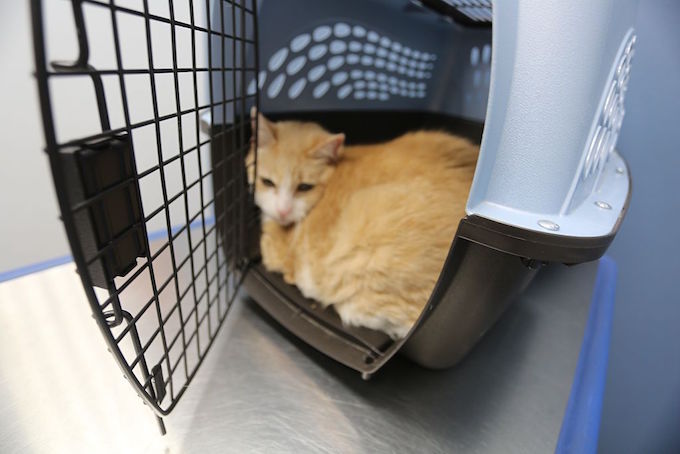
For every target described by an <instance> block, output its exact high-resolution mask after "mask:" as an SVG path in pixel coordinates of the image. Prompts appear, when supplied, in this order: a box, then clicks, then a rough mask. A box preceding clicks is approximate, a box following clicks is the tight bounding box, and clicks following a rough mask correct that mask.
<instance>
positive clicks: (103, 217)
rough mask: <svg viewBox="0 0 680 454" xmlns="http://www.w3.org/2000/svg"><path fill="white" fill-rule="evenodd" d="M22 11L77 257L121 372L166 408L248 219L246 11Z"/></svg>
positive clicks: (207, 6) (147, 6)
mask: <svg viewBox="0 0 680 454" xmlns="http://www.w3.org/2000/svg"><path fill="white" fill-rule="evenodd" d="M31 7H32V22H33V24H32V25H33V37H34V50H35V63H36V78H37V83H38V88H39V95H40V104H41V109H42V117H43V127H44V134H45V141H46V152H47V154H48V157H49V160H50V165H51V169H52V175H53V179H54V184H55V189H56V193H57V198H58V201H59V206H60V209H61V216H62V220H63V222H64V226H65V228H66V233H67V235H68V239H69V242H70V245H71V249H72V253H73V258H74V261H75V263H76V265H77V268H78V273H79V275H80V278H81V280H82V283H83V286H84V290H85V293H86V294H87V297H88V299H89V302H90V305H91V309H92V311H93V316H94V318H95V320H96V322H97V323H98V325H99V327H100V328H101V331H102V334H103V336H104V338H105V340H106V343H107V344H108V347H109V349H110V351H111V353H112V354H113V356H114V357H115V359H116V361H117V362H118V364H119V365H120V367H121V369H122V371H123V374H124V376H125V378H126V379H127V380H128V381H129V382H130V384H131V385H132V386H133V388H134V389H135V390H136V391H137V393H138V394H139V396H140V397H141V398H142V399H143V400H144V401H145V402H146V403H147V404H148V405H149V406H150V407H151V408H153V409H154V410H155V412H156V413H157V414H158V415H165V414H167V413H169V412H170V411H171V410H172V409H173V408H174V406H175V405H176V404H177V402H178V400H179V398H180V397H181V396H182V394H183V393H184V391H185V390H186V388H187V385H188V384H189V382H191V380H192V378H193V377H194V375H195V374H196V372H197V370H198V368H199V366H200V365H201V362H202V361H203V359H204V358H205V355H206V354H207V352H208V350H209V349H210V346H211V344H212V343H213V341H214V339H215V336H216V335H217V332H218V330H219V328H220V326H221V324H222V323H223V321H224V320H225V317H226V316H227V314H228V312H229V308H230V306H231V304H232V303H233V301H234V299H235V298H236V296H237V293H238V290H239V286H240V285H241V282H242V280H243V277H244V274H245V270H246V265H247V259H248V255H249V254H248V247H247V245H248V244H249V238H250V236H251V232H252V231H253V229H252V225H256V223H255V222H254V218H253V217H252V216H251V213H253V211H252V206H253V205H252V191H251V190H250V188H249V187H248V183H247V178H246V174H245V167H244V160H245V155H246V153H247V151H248V147H249V141H250V125H249V118H247V117H246V116H245V114H244V113H245V112H247V111H248V108H249V107H250V105H251V104H253V103H255V100H256V99H257V98H256V96H257V87H254V88H253V90H252V91H251V93H250V94H249V95H248V94H246V92H245V89H243V87H244V85H245V84H244V81H245V80H249V79H252V78H253V76H254V74H256V58H255V49H256V40H255V37H256V33H255V30H256V28H255V27H256V23H255V22H256V11H255V8H256V4H255V2H251V1H247V0H242V1H241V2H238V1H235V2H226V1H205V0H194V1H191V0H182V1H174V2H155V1H154V2H147V1H138V2H135V1H126V2H122V1H121V2H116V4H115V5H114V4H113V2H111V3H109V2H99V1H86V0H72V1H71V2H43V1H41V0H32V3H31ZM74 55H75V56H74ZM214 188H219V189H216V190H214ZM249 222H250V223H251V224H249ZM55 310H58V308H55ZM64 354H68V352H64ZM93 367H97V366H96V364H95V365H93ZM85 373H86V372H85Z"/></svg>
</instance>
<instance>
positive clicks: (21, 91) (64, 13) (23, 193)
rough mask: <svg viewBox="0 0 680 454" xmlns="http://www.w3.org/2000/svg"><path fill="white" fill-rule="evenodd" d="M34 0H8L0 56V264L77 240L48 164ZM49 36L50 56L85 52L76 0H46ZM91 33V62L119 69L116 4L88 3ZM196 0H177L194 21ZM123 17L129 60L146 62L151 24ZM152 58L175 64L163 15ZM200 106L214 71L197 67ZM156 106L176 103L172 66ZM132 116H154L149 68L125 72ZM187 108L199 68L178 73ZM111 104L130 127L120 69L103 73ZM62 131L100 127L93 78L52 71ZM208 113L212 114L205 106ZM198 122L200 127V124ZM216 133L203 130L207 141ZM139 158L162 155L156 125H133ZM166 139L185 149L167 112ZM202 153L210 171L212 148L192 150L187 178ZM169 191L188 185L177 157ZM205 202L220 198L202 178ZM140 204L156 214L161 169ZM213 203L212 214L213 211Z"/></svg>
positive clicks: (180, 15)
mask: <svg viewBox="0 0 680 454" xmlns="http://www.w3.org/2000/svg"><path fill="white" fill-rule="evenodd" d="M28 3H29V2H28V1H12V2H2V3H1V4H0V26H1V28H0V61H2V62H3V76H2V77H3V80H2V83H1V84H0V112H1V115H2V116H1V117H0V137H2V139H3V140H4V144H5V147H4V151H3V152H0V194H1V196H0V273H2V272H4V271H8V270H12V269H16V268H19V267H23V266H26V265H29V264H34V263H36V262H40V261H45V260H48V259H53V258H55V257H59V256H64V255H68V254H69V247H68V243H67V241H66V237H65V233H64V230H63V227H62V224H61V222H60V221H59V220H58V215H59V214H58V208H57V203H56V196H55V193H54V189H53V186H52V179H51V175H50V171H49V166H48V159H47V155H46V154H45V153H44V152H43V151H42V148H43V146H44V139H43V131H42V123H41V118H40V112H39V106H38V100H37V87H36V83H35V79H34V78H33V77H32V75H31V73H32V71H33V48H32V39H31V27H30V22H29V17H30V16H29V6H28ZM43 3H44V16H45V18H46V20H45V21H44V22H45V38H46V43H47V53H48V56H47V59H48V61H52V60H66V61H68V60H72V59H74V58H75V57H76V56H77V38H76V33H75V26H74V22H73V15H72V11H71V7H70V5H71V2H66V1H44V2H43ZM195 3H196V5H195V6H196V10H195V21H196V23H197V24H198V25H203V26H205V25H206V21H205V20H206V19H205V12H204V11H203V10H202V7H203V6H204V5H203V2H195ZM117 4H119V5H123V6H127V7H130V8H133V9H138V10H141V9H142V2H141V1H139V0H125V1H118V2H117ZM150 5H151V7H152V8H155V9H154V10H152V11H151V12H152V13H154V14H157V15H160V16H164V17H169V12H168V9H167V2H150ZM84 13H85V19H86V25H87V34H88V39H89V44H90V63H91V64H92V65H93V66H94V67H95V68H97V69H115V68H116V60H115V48H114V44H113V43H114V41H113V32H112V24H111V18H110V17H111V15H110V10H109V9H107V8H102V7H99V6H96V5H85V7H84ZM188 14H189V12H188V2H187V1H176V2H175V18H176V19H177V20H179V21H183V22H187V23H188V22H189V21H190V20H189V15H188ZM117 17H118V26H119V32H120V40H121V47H122V52H121V53H122V55H123V67H124V68H126V69H145V68H148V60H147V49H146V37H145V24H144V20H143V19H142V18H141V17H136V16H133V15H130V14H119V15H118V16H117ZM176 32H177V47H178V66H179V67H191V65H192V62H191V35H190V32H189V30H188V29H186V28H179V27H178V28H176ZM151 34H152V40H151V41H152V47H153V56H154V66H155V67H156V68H171V67H172V51H171V35H170V26H169V25H168V24H164V23H161V22H159V21H152V23H151ZM201 38H202V37H201V36H197V47H196V55H197V66H199V67H207V65H208V63H207V40H206V39H201ZM198 79H199V80H198V83H199V87H200V89H199V100H198V104H199V105H206V104H207V103H208V102H209V95H208V77H207V73H200V74H199V75H198ZM155 80H156V84H157V92H158V108H159V114H160V115H166V114H172V113H176V112H177V105H176V102H175V91H174V79H173V76H172V74H162V75H157V76H156V79H155ZM125 82H126V89H127V98H128V100H129V103H130V104H129V108H130V112H131V122H132V123H135V122H139V121H145V120H149V119H151V118H152V116H153V109H152V101H151V99H152V98H151V90H150V83H149V76H148V75H126V76H125ZM179 86H180V90H179V92H180V107H181V109H182V110H186V109H189V108H193V107H194V106H195V104H194V95H193V80H192V75H191V73H185V74H181V75H180V76H179ZM104 87H105V91H106V96H107V103H108V110H109V114H110V120H111V126H112V128H118V127H124V126H125V121H124V116H123V108H122V100H121V94H120V88H119V81H118V77H117V76H108V77H105V78H104ZM50 89H51V94H52V102H53V112H54V118H55V129H56V130H57V131H56V132H57V140H58V141H59V142H64V141H66V140H69V139H78V138H82V137H85V136H88V135H92V134H96V133H98V132H100V126H99V118H98V116H97V108H96V102H95V98H94V92H93V90H92V84H91V82H90V80H89V78H88V77H86V76H82V77H66V78H54V79H53V80H52V81H51V84H50ZM201 113H204V112H203V111H202V112H201ZM181 122H182V134H181V137H182V140H183V144H182V149H183V150H186V149H188V148H190V147H192V146H194V145H195V144H196V124H195V117H194V114H193V113H192V114H187V115H184V116H182V119H181ZM199 129H200V128H199ZM207 138H208V136H207V135H205V134H204V133H202V132H201V133H200V136H199V140H200V141H204V140H206V139H207ZM132 139H133V143H134V146H135V158H136V161H137V168H138V171H140V172H141V171H143V170H145V169H148V168H150V167H152V166H155V165H157V164H158V155H157V141H156V134H155V129H154V126H153V125H150V126H147V127H144V128H139V129H136V130H134V131H133V137H132ZM161 145H162V149H163V151H162V153H163V157H164V159H167V158H169V157H171V156H174V155H177V154H178V152H179V134H178V125H177V120H176V119H172V120H168V121H164V122H163V123H162V127H161ZM198 159H201V164H202V167H203V171H204V172H205V171H206V169H209V165H210V156H209V149H208V147H203V148H202V149H201V150H200V153H199V152H192V153H190V154H187V155H186V157H185V159H184V161H185V171H186V175H187V182H188V183H191V182H192V181H195V180H196V179H198V175H199V172H198ZM164 173H165V178H166V183H167V189H168V196H172V195H174V194H176V193H177V192H179V191H180V190H181V189H182V177H181V170H180V162H179V160H176V161H174V163H172V164H170V165H168V166H167V167H166V168H165V171H164ZM203 186H204V188H203V190H204V198H205V199H204V202H205V201H207V200H208V199H210V198H212V197H211V196H210V194H212V182H211V180H210V178H206V179H205V180H204V185H203ZM140 188H141V191H142V203H143V205H144V209H145V211H146V212H147V213H148V212H150V211H152V210H153V209H155V208H157V207H158V206H160V205H161V204H162V201H163V197H162V193H161V186H160V171H155V172H154V173H152V174H151V175H149V176H148V177H146V178H144V179H142V180H141V181H140ZM187 200H188V202H187V203H188V204H189V208H190V216H191V215H192V214H193V213H195V212H196V211H197V210H198V209H200V193H199V187H198V186H196V187H195V188H193V189H192V190H191V192H190V193H189V197H188V198H187ZM184 203H185V202H184V198H180V199H179V200H178V202H176V203H173V204H172V205H171V207H170V218H171V224H172V225H173V226H178V225H183V224H184V223H185V222H186V217H185V215H184V208H185V207H184ZM211 214H212V213H211V211H210V210H208V212H206V216H207V217H209V216H211ZM165 227H166V221H165V216H164V215H159V216H156V217H154V218H153V219H152V220H151V221H150V222H148V223H147V228H148V230H149V232H156V231H159V230H163V229H165Z"/></svg>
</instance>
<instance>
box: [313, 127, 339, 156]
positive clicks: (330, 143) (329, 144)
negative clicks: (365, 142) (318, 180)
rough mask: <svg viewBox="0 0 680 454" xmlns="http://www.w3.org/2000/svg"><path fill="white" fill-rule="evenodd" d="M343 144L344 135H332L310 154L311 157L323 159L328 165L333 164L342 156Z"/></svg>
mask: <svg viewBox="0 0 680 454" xmlns="http://www.w3.org/2000/svg"><path fill="white" fill-rule="evenodd" d="M344 144H345V135H344V134H342V133H340V134H333V135H332V136H330V137H329V138H328V139H327V140H326V141H325V142H324V143H323V144H321V145H320V146H319V147H318V148H316V149H315V150H314V151H313V152H312V157H314V158H318V159H324V160H325V161H327V162H329V163H335V162H337V161H338V160H339V159H340V156H342V151H343V149H344V147H343V146H344Z"/></svg>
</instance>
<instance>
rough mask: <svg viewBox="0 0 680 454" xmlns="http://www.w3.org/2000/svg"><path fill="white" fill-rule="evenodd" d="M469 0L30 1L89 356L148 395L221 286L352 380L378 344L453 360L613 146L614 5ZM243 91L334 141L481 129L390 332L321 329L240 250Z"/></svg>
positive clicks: (617, 29) (253, 248)
mask: <svg viewBox="0 0 680 454" xmlns="http://www.w3.org/2000/svg"><path fill="white" fill-rule="evenodd" d="M491 3H492V2H491V1H486V0H483V1H463V0H461V1H456V0H448V1H441V0H428V1H425V0H423V1H422V2H421V1H407V0H371V1H364V0H347V1H343V2H336V1H331V0H288V1H278V0H277V1H273V0H259V1H255V0H232V1H228V0H205V1H202V0H181V1H169V2H150V1H147V0H116V1H113V0H111V1H105V0H71V2H63V3H57V2H44V3H43V2H42V1H41V0H32V14H33V34H34V46H35V58H36V75H37V80H38V88H39V93H40V101H41V108H42V113H43V125H44V133H45V140H46V150H47V153H48V156H49V159H50V164H51V168H52V174H53V177H54V182H55V187H56V191H57V195H58V199H59V205H60V208H61V213H62V218H63V221H64V225H65V227H66V233H67V235H68V238H69V241H70V245H71V247H72V251H73V257H74V260H75V262H76V264H77V267H78V272H79V273H80V277H81V279H82V282H83V285H84V288H85V292H86V294H87V296H88V299H89V301H90V303H91V307H92V310H93V313H94V317H95V319H96V320H97V323H98V324H99V326H100V328H101V330H102V332H103V334H104V337H105V339H106V341H107V343H108V345H109V347H110V350H111V352H112V354H113V355H114V356H115V358H116V360H117V361H118V363H119V364H120V366H121V367H122V369H123V370H124V371H125V375H126V377H127V379H128V380H129V381H130V382H131V384H132V385H133V386H134V388H135V389H136V390H137V392H138V393H139V395H140V397H141V398H142V399H143V400H144V401H145V402H146V403H148V404H149V405H150V406H151V407H152V408H153V409H155V411H156V412H157V414H159V415H164V414H167V413H168V412H170V411H171V410H172V409H173V407H174V406H175V405H176V403H177V401H178V399H179V398H180V397H181V396H182V394H183V393H184V391H185V389H186V387H187V385H188V383H189V382H190V381H191V379H192V378H193V376H194V375H195V373H196V371H197V370H198V368H199V366H200V364H201V361H202V360H203V358H204V357H205V355H206V353H207V351H208V349H209V348H210V345H211V344H212V342H213V340H214V338H215V336H216V333H217V331H218V329H219V327H220V326H221V324H222V322H223V321H224V319H225V317H226V315H227V313H228V311H229V307H230V306H231V304H232V302H233V301H234V299H235V298H236V297H237V295H238V292H239V290H240V288H241V287H244V288H245V291H246V293H247V294H248V295H250V296H251V297H252V299H253V300H254V301H255V302H257V303H258V304H259V305H261V306H262V307H263V308H264V309H265V310H266V312H268V313H269V314H270V315H271V316H272V317H273V318H274V319H276V320H277V321H278V322H279V323H281V324H282V325H283V326H285V327H286V328H287V329H288V330H289V331H291V332H292V333H294V334H295V335H296V336H298V337H300V338H301V339H303V340H304V341H306V342H307V343H309V344H311V345H312V346H314V347H315V348H317V349H319V350H321V351H322V352H324V353H326V354H327V355H328V356H330V357H332V358H334V359H336V360H337V361H339V362H341V363H343V364H345V365H347V366H349V367H351V368H353V369H356V370H357V371H359V372H361V373H362V374H363V376H364V377H365V378H368V377H370V376H371V375H372V374H374V373H375V372H376V371H378V370H379V369H380V368H381V367H382V366H383V365H384V364H385V363H386V362H387V361H388V360H389V359H390V358H391V357H392V356H393V355H394V354H395V353H397V352H401V353H403V354H405V355H407V356H408V357H410V358H411V359H412V360H414V361H415V362H417V363H419V364H422V365H424V366H427V367H433V368H443V367H448V366H451V365H453V364H455V363H456V362H457V361H458V360H460V359H461V358H462V357H463V356H464V355H465V353H466V352H468V351H469V350H470V348H472V346H473V345H474V344H475V343H476V342H477V341H478V339H479V338H480V337H481V336H482V335H483V334H484V332H485V331H486V330H487V329H489V327H491V326H492V325H493V323H494V322H495V321H496V320H497V319H498V317H499V316H500V315H501V314H502V313H503V311H504V310H505V308H506V307H507V306H508V304H509V303H510V302H511V301H512V300H513V299H514V298H515V297H516V296H517V295H518V294H519V293H520V292H522V291H523V289H524V288H525V287H526V286H527V285H528V284H529V283H530V281H531V280H532V278H533V277H534V275H535V274H536V272H537V269H538V268H539V267H540V266H541V265H542V264H544V263H548V262H561V263H567V264H577V263H581V262H586V261H591V260H595V259H597V258H599V257H600V256H601V255H602V254H603V253H604V251H605V250H606V248H607V246H608V245H609V243H610V242H611V241H612V239H613V237H614V235H615V234H616V232H617V230H618V227H619V223H620V222H621V220H622V217H623V215H624V213H625V210H626V206H627V204H628V199H629V194H630V180H629V173H628V168H627V166H626V163H625V162H624V161H623V159H622V158H621V156H620V155H619V154H618V153H617V152H616V150H615V144H616V139H617V135H618V132H619V130H620V128H621V123H622V120H623V115H624V96H625V93H626V87H627V82H628V79H629V74H630V65H631V59H632V57H633V54H634V44H635V34H634V31H633V29H632V28H631V24H632V20H633V17H634V11H635V4H634V2H630V1H625V2H624V1H616V2H614V0H598V1H586V0H579V1H576V2H537V1H516V2H498V3H494V5H493V8H492V5H491ZM492 25H493V26H492ZM492 44H493V45H492ZM64 49H65V50H64ZM74 50H75V52H76V53H77V55H76V57H75V58H72V59H71V60H69V61H63V59H64V56H65V55H67V56H68V55H69V53H68V52H74ZM254 105H255V106H257V107H258V109H259V110H260V111H262V112H264V113H266V114H267V115H268V116H270V117H272V118H274V119H280V118H299V119H311V120H314V121H317V122H319V123H321V124H322V125H324V126H326V127H327V128H328V129H330V130H335V131H343V132H345V133H346V135H347V138H348V142H350V143H352V142H374V141H379V140H384V139H387V138H391V137H396V136H398V135H399V134H401V133H403V132H405V131H407V130H413V129H417V128H428V127H437V128H445V129H448V130H450V131H452V132H455V133H458V134H461V135H465V136H467V137H469V138H470V139H472V140H474V141H477V142H479V141H481V152H480V156H479V160H478V164H477V170H476V174H475V178H474V183H473V186H472V189H471V193H470V196H469V199H468V203H467V216H466V217H465V218H464V219H462V220H461V221H460V225H459V228H458V231H457V233H456V236H455V239H454V240H453V243H452V245H451V249H450V252H449V254H448V257H447V259H446V262H445V264H444V266H443V269H442V271H441V275H440V277H439V279H438V282H437V284H436V287H435V289H434V291H433V293H432V295H431V297H430V299H429V301H428V302H427V304H426V306H425V309H424V310H423V313H422V314H421V316H420V318H419V320H418V322H417V323H416V325H415V326H414V327H413V328H412V330H411V332H410V334H409V336H407V337H406V338H405V339H402V340H398V341H393V340H392V339H390V338H389V337H387V336H386V335H384V334H382V333H379V332H376V331H372V330H369V329H365V328H347V327H344V326H343V325H342V324H341V323H340V320H339V318H338V316H337V315H336V314H335V313H334V312H333V310H332V309H323V308H322V307H321V305H319V304H317V303H316V302H315V301H312V300H308V299H305V298H304V297H303V296H302V295H301V293H300V292H299V291H298V290H297V289H296V288H295V287H292V286H289V285H287V284H285V283H284V282H283V280H282V278H281V277H280V276H278V275H275V274H271V273H268V272H267V271H266V270H265V269H264V268H263V266H262V265H261V263H260V262H259V260H258V240H259V232H258V229H259V219H258V212H257V210H256V209H255V206H254V203H253V191H254V189H253V188H252V187H249V186H248V183H247V178H246V173H245V168H244V158H245V153H246V152H247V150H248V147H249V141H250V137H251V135H252V134H251V133H252V131H251V130H250V118H249V111H250V108H251V107H252V106H254ZM482 131H483V134H482ZM255 136H256V134H255ZM255 166H257V164H256V163H255Z"/></svg>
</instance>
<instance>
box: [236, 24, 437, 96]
mask: <svg viewBox="0 0 680 454" xmlns="http://www.w3.org/2000/svg"><path fill="white" fill-rule="evenodd" d="M436 60H437V55H436V54H434V53H432V52H429V51H427V50H424V49H414V48H411V47H409V46H407V45H406V44H404V43H401V42H399V41H398V40H396V39H393V38H390V37H388V36H385V35H384V34H380V33H377V32H376V31H374V30H370V29H367V28H365V27H363V26H361V25H358V24H348V23H345V22H336V23H331V24H324V25H320V26H318V27H316V28H314V29H313V30H309V31H306V32H304V33H301V34H299V35H297V36H295V37H293V38H292V39H291V40H290V42H289V43H288V45H286V46H284V47H281V48H280V49H277V50H276V51H274V52H272V54H271V55H268V56H267V58H266V59H265V60H264V61H263V65H262V66H263V67H264V69H263V70H262V71H260V73H259V74H258V76H257V82H256V80H255V78H253V79H252V80H250V81H249V84H248V93H249V94H253V93H255V90H256V87H255V85H256V83H257V85H258V86H259V88H260V89H261V90H262V91H263V94H264V95H265V96H266V97H268V98H270V99H274V98H277V97H282V96H285V97H287V98H288V99H291V100H294V99H298V98H300V97H302V96H305V95H310V96H312V97H313V98H314V99H321V98H324V97H326V96H332V97H336V98H337V99H341V100H342V99H347V100H350V99H355V100H363V99H367V100H375V101H387V100H389V99H390V98H393V97H397V98H425V97H426V96H427V89H428V81H429V79H430V78H431V77H432V72H433V70H434V67H435V61H436Z"/></svg>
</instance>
